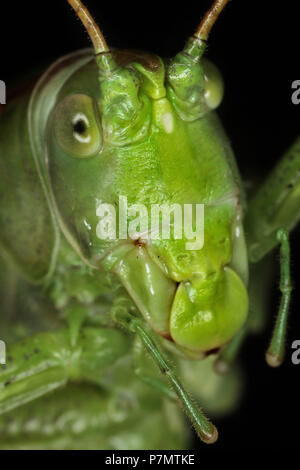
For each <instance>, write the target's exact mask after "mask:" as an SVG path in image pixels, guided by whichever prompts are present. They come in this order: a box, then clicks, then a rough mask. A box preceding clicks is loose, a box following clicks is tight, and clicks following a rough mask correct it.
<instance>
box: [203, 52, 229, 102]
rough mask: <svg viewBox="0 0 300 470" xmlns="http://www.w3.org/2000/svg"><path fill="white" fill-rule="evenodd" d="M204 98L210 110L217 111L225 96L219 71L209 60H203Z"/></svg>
mask: <svg viewBox="0 0 300 470" xmlns="http://www.w3.org/2000/svg"><path fill="white" fill-rule="evenodd" d="M203 69H204V88H205V92H204V98H205V101H206V104H207V106H208V107H209V108H210V109H216V108H217V107H218V106H219V104H220V103H221V101H222V99H223V95H224V83H223V78H222V75H221V73H220V71H219V69H218V68H217V67H216V66H215V65H214V64H213V63H212V62H210V61H209V60H207V59H203Z"/></svg>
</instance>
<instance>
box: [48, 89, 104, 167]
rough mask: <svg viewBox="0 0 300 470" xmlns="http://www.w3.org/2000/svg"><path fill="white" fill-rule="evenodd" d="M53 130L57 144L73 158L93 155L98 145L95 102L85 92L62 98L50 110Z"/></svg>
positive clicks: (98, 127)
mask: <svg viewBox="0 0 300 470" xmlns="http://www.w3.org/2000/svg"><path fill="white" fill-rule="evenodd" d="M53 122H54V133H55V137H56V140H57V143H58V145H59V146H60V147H61V149H62V150H63V151H64V152H65V153H66V154H68V155H70V156H72V157H76V158H89V157H93V156H95V155H96V154H97V153H98V152H99V151H100V150H101V148H102V129H101V123H100V117H99V113H98V109H97V103H95V102H94V100H93V99H92V98H91V97H90V96H87V95H84V94H79V93H78V94H75V95H71V96H67V97H66V98H64V99H63V100H62V101H61V102H60V103H59V104H58V105H57V107H56V109H55V111H54V121H53Z"/></svg>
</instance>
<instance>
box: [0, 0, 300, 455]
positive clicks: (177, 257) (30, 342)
mask: <svg viewBox="0 0 300 470" xmlns="http://www.w3.org/2000/svg"><path fill="white" fill-rule="evenodd" d="M69 3H71V5H72V6H73V7H74V9H75V10H76V12H77V14H78V16H79V17H80V18H81V20H82V22H83V23H84V25H85V27H86V29H87V31H88V32H89V35H90V37H91V39H92V42H93V45H94V53H95V57H92V55H91V52H90V51H80V52H78V53H75V54H71V55H69V56H68V57H65V58H63V59H61V60H60V61H58V62H57V63H55V64H54V65H53V66H52V68H51V69H50V70H48V72H46V74H45V75H44V76H43V77H42V78H41V80H40V81H39V82H38V84H37V85H36V87H35V89H34V90H33V92H32V94H31V95H30V96H23V97H22V98H19V100H18V102H15V103H13V104H12V105H11V106H10V107H8V108H7V111H6V112H5V113H4V114H3V116H1V127H0V142H1V144H0V155H1V165H2V169H1V174H3V175H4V174H5V175H6V177H5V178H3V179H2V180H1V183H0V191H1V193H0V194H1V211H0V217H1V226H2V227H3V230H2V232H1V239H0V240H1V246H3V250H4V251H5V253H6V254H7V255H9V257H10V259H11V260H12V261H13V264H14V265H17V267H18V268H19V271H20V272H21V273H22V274H23V276H24V277H25V278H27V279H28V280H29V281H31V282H32V283H35V284H37V285H39V286H41V289H42V290H43V293H44V295H45V296H46V297H47V296H48V298H49V300H50V301H51V302H52V309H51V305H50V307H48V305H47V308H49V310H50V311H49V317H51V320H49V323H50V324H51V327H50V328H51V331H43V332H42V333H36V334H35V335H33V336H29V337H28V338H26V339H25V340H21V341H20V342H16V343H15V344H12V345H11V346H8V358H10V360H8V362H7V364H5V367H4V368H2V372H1V376H0V378H1V390H0V410H1V411H2V412H3V413H4V414H3V419H5V416H6V415H8V414H10V413H13V411H12V410H14V409H15V411H14V413H15V414H16V413H17V411H18V410H20V409H21V408H19V407H21V406H22V408H24V410H26V407H27V409H28V407H29V406H34V403H35V402H34V400H36V399H39V400H41V399H42V397H45V400H46V398H47V394H48V393H49V392H50V391H53V390H56V389H60V388H62V387H64V386H65V385H66V384H67V383H69V382H79V383H81V382H90V383H92V384H95V385H97V386H98V387H99V388H100V389H101V393H103V394H105V393H106V394H105V397H104V396H103V398H102V397H101V398H100V401H101V403H100V404H99V406H100V407H101V406H103V407H105V405H103V403H104V404H105V403H106V401H108V402H109V397H110V396H111V397H115V396H116V395H117V392H118V391H119V390H120V389H122V387H124V378H121V375H122V374H120V372H114V373H115V375H116V376H117V378H115V380H112V379H110V375H113V372H112V371H119V369H120V367H121V369H122V368H125V370H128V371H130V370H131V368H132V365H135V371H136V373H137V374H138V376H139V378H140V379H141V380H142V381H143V382H146V383H147V384H148V385H150V386H152V388H153V394H156V395H157V396H159V397H160V396H162V397H163V396H166V397H167V400H173V401H175V402H178V403H179V404H180V405H181V406H182V408H183V409H184V410H185V412H186V413H187V415H188V417H189V419H190V420H191V421H192V422H193V424H194V427H195V429H196V431H197V433H198V435H199V437H200V438H201V439H202V440H203V441H204V442H207V443H212V442H214V441H215V440H216V438H217V431H216V428H215V427H214V426H213V424H212V423H211V422H210V421H208V420H207V419H206V417H205V416H204V414H203V413H202V411H201V410H200V409H199V408H198V406H196V405H195V404H194V402H193V400H192V399H191V398H190V396H189V393H188V392H187V391H186V390H185V384H184V382H183V381H182V380H181V377H180V376H181V374H180V373H179V374H177V372H176V374H175V368H174V367H173V365H170V364H169V359H168V357H169V356H170V357H171V363H172V362H176V364H177V362H178V364H177V370H178V371H180V370H181V369H182V368H183V367H187V366H186V363H185V362H184V361H186V360H187V358H190V359H191V361H190V363H191V365H190V366H189V367H191V368H192V369H193V368H194V373H192V374H191V375H196V376H197V374H198V373H199V374H200V369H199V372H197V371H198V367H201V365H199V364H200V359H203V358H205V357H206V356H208V355H211V354H215V355H217V358H216V362H215V368H216V369H217V370H218V371H219V372H225V370H226V369H227V368H228V366H229V365H230V363H231V362H232V361H233V359H234V357H235V356H236V354H237V351H238V348H239V345H240V343H241V341H242V339H243V337H244V336H245V334H246V333H247V331H249V330H251V328H252V319H251V318H250V317H249V318H248V320H247V314H248V293H247V287H248V259H249V261H250V262H251V263H252V262H253V263H254V262H258V261H260V260H261V259H262V258H263V257H264V255H265V254H266V253H268V252H269V251H270V250H271V249H273V248H274V247H275V246H276V245H278V244H279V245H280V253H281V261H280V263H281V284H280V289H281V292H282V302H281V306H280V309H279V312H278V317H277V323H276V328H275V330H274V333H273V337H272V340H271V343H270V348H269V350H268V352H267V360H268V362H269V363H270V365H273V366H277V365H279V364H280V363H281V362H282V359H283V355H284V338H285V331H286V321H287V314H288V307H289V301H290V293H291V283H290V273H289V243H288V232H289V231H290V230H291V229H292V228H293V227H294V226H295V225H296V223H297V221H298V215H297V201H298V200H297V175H298V168H297V162H298V157H297V155H298V148H299V141H296V142H295V144H294V145H293V147H292V148H291V149H290V150H289V151H288V152H287V154H286V155H285V156H284V157H283V159H282V160H281V162H280V163H279V165H278V166H277V167H276V169H275V170H274V172H273V173H272V174H271V175H270V177H269V178H268V179H267V181H266V182H265V184H264V185H263V186H262V188H261V189H260V190H259V191H258V193H257V194H256V196H255V197H254V198H253V200H251V201H249V203H248V207H247V208H246V204H245V202H244V199H245V197H244V193H243V189H242V187H241V182H240V178H239V174H238V170H237V168H236V164H235V160H234V157H233V155H232V151H231V149H230V145H229V143H228V141H227V138H226V136H225V134H224V132H223V130H222V127H221V124H220V123H219V120H218V118H217V116H216V114H215V112H214V111H213V110H214V109H215V108H216V107H217V106H218V104H219V103H220V101H221V98H222V81H221V79H220V76H219V74H218V71H217V70H216V69H215V68H214V66H213V65H212V64H210V63H209V62H207V61H205V60H204V59H203V57H202V56H203V54H204V52H205V48H206V41H207V39H208V35H209V32H210V29H211V27H212V26H213V24H214V21H215V19H216V17H217V16H218V15H219V13H220V11H221V10H222V8H223V7H224V6H225V4H226V3H227V2H226V1H216V2H215V3H214V4H213V6H212V8H211V10H210V11H209V12H208V14H207V15H206V16H205V17H204V19H203V21H202V22H201V24H200V26H199V28H198V29H197V31H196V33H195V35H194V36H193V37H192V38H191V39H189V40H188V42H187V44H186V47H185V49H184V50H183V51H182V52H180V53H179V54H177V55H176V56H175V58H173V59H172V60H170V61H167V62H163V61H162V60H161V59H160V58H159V57H156V56H153V55H150V54H142V53H130V52H128V51H124V52H119V51H110V49H109V48H108V46H107V44H106V42H105V40H104V38H103V36H102V33H101V32H100V30H99V28H98V27H97V26H96V24H95V23H94V21H93V19H92V18H91V16H90V15H89V13H88V12H87V10H86V9H85V8H84V7H83V6H82V5H81V3H80V2H78V1H74V2H71V1H70V2H69ZM11 136H13V138H12V137H11ZM16 136H18V137H16ZM20 149H22V151H20ZM12 187H13V188H14V190H12V189H11V188H12ZM122 195H126V197H127V200H128V201H130V203H131V204H143V205H144V206H145V207H147V208H150V206H151V205H153V204H165V203H168V204H180V205H184V204H196V203H202V204H204V206H205V227H204V245H203V248H202V249H201V250H190V251H188V250H186V249H185V248H186V241H187V240H186V239H181V240H180V239H175V238H171V239H170V240H164V239H162V238H158V239H151V240H150V241H149V240H146V241H145V239H144V238H143V239H140V238H137V239H136V240H134V241H133V240H126V239H125V240H116V241H114V240H113V241H111V240H106V241H104V240H101V239H100V238H99V237H98V236H97V226H98V224H99V215H97V209H98V207H99V204H100V203H101V202H105V203H109V204H111V205H112V206H115V207H116V212H117V213H119V212H120V207H119V201H120V199H119V198H120V196H122ZM14 214H22V217H21V218H18V217H15V216H14ZM244 227H246V232H247V240H246V241H245V238H244V234H243V233H244ZM247 252H248V254H247ZM7 276H8V277H9V276H11V278H12V279H13V274H11V272H10V271H8V273H7ZM51 302H49V303H50V304H51ZM52 310H55V311H56V313H57V312H58V313H59V315H57V317H58V318H57V319H56V321H57V327H56V328H54V326H53V324H52V323H55V322H53V320H52ZM54 316H55V315H54ZM3 321H5V318H4V320H3ZM45 322H46V320H45ZM42 329H44V328H42ZM15 335H16V337H17V336H18V332H16V333H15ZM12 336H14V333H12ZM142 346H143V347H144V349H145V350H146V351H147V352H148V353H150V356H151V357H152V359H153V360H154V363H156V366H158V369H160V371H161V372H162V373H163V377H161V376H160V375H159V374H158V373H157V372H156V369H155V368H153V370H152V367H153V366H152V364H151V363H150V364H149V363H148V362H147V361H148V359H147V357H146V358H144V357H143V355H144V353H143V348H142ZM128 358H131V359H128ZM195 359H196V360H195ZM126 360H127V361H128V363H126ZM192 360H193V361H192ZM209 360H210V359H209ZM124 361H125V362H124ZM205 361H207V359H204V362H205ZM125 363H126V364H127V365H126V366H125V365H124V364H125ZM120 364H122V365H121V366H120ZM180 364H181V366H180ZM182 364H184V365H182ZM129 375H130V372H128V377H129ZM177 375H178V376H179V377H180V380H179V378H178V377H177ZM182 376H183V377H184V372H183V371H182ZM130 377H131V376H130ZM128 380H129V379H128ZM130 380H131V381H132V385H131V387H129V388H130V389H131V390H132V396H131V401H132V397H135V395H136V396H138V397H144V396H148V395H147V394H149V392H147V391H146V390H147V387H146V388H145V389H144V388H143V387H142V386H140V389H139V386H137V385H136V384H135V379H134V378H132V377H131V378H130ZM136 380H137V379H136ZM119 382H120V383H119ZM122 384H123V385H122ZM68 387H72V385H68ZM187 388H188V387H187ZM65 390H68V388H66V389H65ZM150 390H151V389H150ZM104 392H105V393H104ZM57 393H60V394H61V395H62V397H61V403H65V402H64V400H65V399H66V398H65V397H66V394H65V396H63V393H64V392H57ZM70 393H72V392H70ZM74 393H78V395H80V394H81V393H82V396H84V394H85V393H86V396H89V394H91V395H92V394H93V393H94V392H93V391H90V390H89V389H88V387H85V388H84V390H83V391H81V389H80V388H78V390H76V391H75V392H74ZM49 397H50V395H49ZM49 400H50V398H49ZM149 400H150V399H149ZM157 400H158V402H159V405H157V406H158V408H157V409H158V410H159V406H161V407H164V399H163V398H161V399H158V398H157ZM129 401H130V400H129ZM145 401H147V400H146V399H145ZM45 403H46V402H45ZM200 404H201V403H200ZM44 406H46V405H44ZM62 406H63V405H62ZM65 406H67V405H66V404H65ZM74 406H75V405H74ZM130 406H132V405H130ZM130 406H129V409H130V410H131V408H130ZM107 407H108V408H109V404H108V405H107ZM153 409H156V408H155V407H154V408H153ZM123 411H124V410H123ZM124 413H125V412H124ZM161 413H163V411H161ZM174 413H175V414H176V412H175V411H174ZM125 414H126V413H125ZM128 414H130V413H128ZM132 415H133V413H132ZM124 419H128V420H129V422H128V426H129V427H130V426H132V423H131V422H130V419H129V418H127V417H126V418H124ZM141 419H142V418H141ZM157 419H159V418H157ZM112 421H113V418H112ZM113 424H114V425H115V423H113ZM156 425H157V424H156V422H155V421H153V423H152V426H153V427H154V428H155V427H156ZM106 426H107V428H105V424H103V428H101V426H100V425H99V426H98V427H97V430H98V432H99V433H100V434H101V432H102V433H103V434H105V433H106V432H107V431H106V429H108V428H109V427H110V426H111V429H112V431H111V432H112V435H114V433H117V431H115V428H114V426H113V425H112V423H111V422H109V423H106ZM170 426H171V424H170ZM176 426H177V428H176ZM176 426H175V428H174V429H175V430H174V441H173V442H170V443H166V444H165V445H166V446H170V448H172V445H174V446H179V447H180V446H181V445H184V444H181V443H180V440H178V435H180V434H181V433H182V439H183V442H184V430H182V429H181V423H180V419H179V421H178V423H177V424H176ZM129 427H128V429H129ZM150 428H151V423H150V425H149V429H150ZM145 432H146V431H145ZM171 434H172V433H171V432H170V435H171ZM66 435H68V432H66ZM100 437H101V436H100ZM68 442H69V441H68ZM120 442H122V444H121V445H124V446H126V445H128V446H130V445H131V444H128V443H126V439H125V438H123V441H120ZM143 442H144V441H143ZM41 445H43V444H41ZM55 445H60V444H58V443H56V444H55ZM63 445H67V446H68V445H70V446H71V444H69V443H67V444H63ZM72 445H73V444H72ZM81 445H82V444H81ZM103 445H104V446H105V445H109V444H107V443H106V442H104V439H103ZM134 445H137V444H134ZM140 445H143V444H140ZM148 445H149V446H150V447H151V442H149V444H148ZM153 445H154V446H155V445H157V444H156V443H153Z"/></svg>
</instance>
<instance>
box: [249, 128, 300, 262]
mask: <svg viewBox="0 0 300 470" xmlns="http://www.w3.org/2000/svg"><path fill="white" fill-rule="evenodd" d="M299 220H300V137H299V138H298V139H296V141H295V142H294V143H293V145H292V146H291V147H290V148H289V150H288V151H287V152H286V153H285V154H284V155H283V157H282V159H281V160H280V161H279V163H278V164H277V165H276V166H275V168H274V169H273V170H272V171H271V173H270V174H269V176H268V177H267V179H266V181H265V182H264V183H263V184H262V186H261V187H260V188H259V189H258V191H257V193H256V194H255V195H254V197H253V198H252V199H251V200H250V202H249V207H248V211H247V214H246V218H245V228H246V237H247V245H248V254H249V260H250V262H252V263H256V262H257V261H259V260H260V259H262V258H263V257H264V256H265V255H266V254H267V253H268V252H270V251H271V250H272V249H273V248H274V247H275V246H276V245H278V244H279V243H280V240H279V239H278V238H277V232H278V230H279V229H285V230H287V231H288V232H290V231H291V230H292V229H293V228H294V227H295V226H296V225H297V223H298V222H299Z"/></svg>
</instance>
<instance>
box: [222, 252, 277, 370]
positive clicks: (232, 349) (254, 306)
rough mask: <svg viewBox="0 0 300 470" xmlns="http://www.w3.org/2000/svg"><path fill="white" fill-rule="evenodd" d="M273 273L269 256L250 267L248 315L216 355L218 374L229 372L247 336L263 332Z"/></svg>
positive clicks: (272, 263)
mask: <svg viewBox="0 0 300 470" xmlns="http://www.w3.org/2000/svg"><path fill="white" fill-rule="evenodd" d="M273 271H274V259H273V257H270V256H268V257H266V258H263V259H262V260H261V261H260V262H259V263H255V264H251V265H250V278H249V285H248V293H249V315H248V318H247V321H246V323H245V324H244V326H243V327H242V328H241V330H240V331H238V333H237V334H236V335H235V336H234V337H233V338H232V340H231V341H229V343H227V344H226V345H225V346H224V347H223V348H222V349H221V351H220V353H219V354H218V356H217V358H216V360H215V363H214V370H215V372H217V373H218V374H225V373H227V372H228V371H229V369H230V368H231V367H232V365H233V363H234V362H235V360H236V358H237V357H238V355H239V352H240V350H241V347H242V345H243V342H244V340H245V339H246V337H247V336H248V335H249V334H258V333H260V332H261V331H263V329H264V327H265V325H266V312H267V310H268V306H269V303H270V291H271V286H272V282H273Z"/></svg>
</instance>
